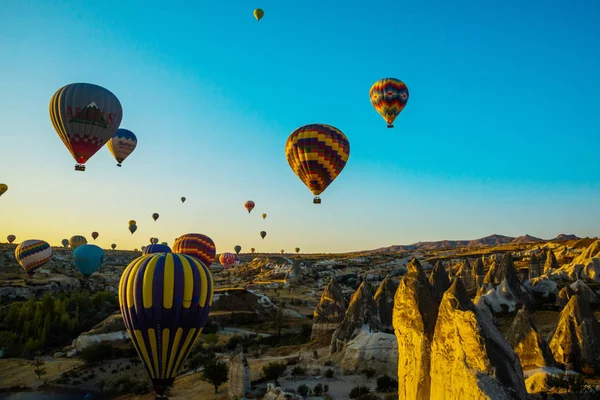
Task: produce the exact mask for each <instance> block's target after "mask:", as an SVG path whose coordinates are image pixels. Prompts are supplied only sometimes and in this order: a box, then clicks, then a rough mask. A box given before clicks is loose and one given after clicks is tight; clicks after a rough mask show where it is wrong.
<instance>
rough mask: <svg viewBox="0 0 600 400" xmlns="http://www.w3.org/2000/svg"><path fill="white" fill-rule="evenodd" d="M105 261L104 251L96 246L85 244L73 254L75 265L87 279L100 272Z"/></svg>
mask: <svg viewBox="0 0 600 400" xmlns="http://www.w3.org/2000/svg"><path fill="white" fill-rule="evenodd" d="M103 261H104V250H102V249H101V248H100V247H98V246H96V245H95V244H84V245H82V246H79V247H77V248H76V249H75V251H74V252H73V264H75V266H76V267H77V269H78V270H79V272H81V274H82V275H83V276H85V277H86V278H87V277H89V276H90V275H92V274H93V273H94V272H96V271H98V268H100V265H102V262H103Z"/></svg>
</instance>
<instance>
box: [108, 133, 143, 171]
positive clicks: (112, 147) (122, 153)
mask: <svg viewBox="0 0 600 400" xmlns="http://www.w3.org/2000/svg"><path fill="white" fill-rule="evenodd" d="M135 146H137V138H136V137H135V135H134V134H133V132H131V131H130V130H129V129H123V128H119V129H117V131H116V132H115V134H114V136H113V137H112V138H110V140H109V141H108V142H107V143H106V147H108V150H109V151H110V152H111V153H112V155H113V157H114V158H115V160H117V167H120V166H121V163H122V162H123V161H125V159H126V158H127V157H128V156H129V155H130V154H131V153H133V150H135Z"/></svg>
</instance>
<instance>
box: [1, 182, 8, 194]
mask: <svg viewBox="0 0 600 400" xmlns="http://www.w3.org/2000/svg"><path fill="white" fill-rule="evenodd" d="M7 190H8V185H6V184H5V183H0V196H2V195H3V194H4V193H6V191H7Z"/></svg>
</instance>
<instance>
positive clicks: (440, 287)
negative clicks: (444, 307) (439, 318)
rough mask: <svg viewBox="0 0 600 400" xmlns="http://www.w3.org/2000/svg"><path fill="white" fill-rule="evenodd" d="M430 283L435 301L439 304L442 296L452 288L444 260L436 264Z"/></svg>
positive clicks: (430, 276)
mask: <svg viewBox="0 0 600 400" xmlns="http://www.w3.org/2000/svg"><path fill="white" fill-rule="evenodd" d="M429 283H430V284H431V288H432V289H433V294H434V296H435V299H436V300H437V302H438V303H439V302H440V301H441V300H442V296H444V292H445V291H446V290H448V288H449V287H450V278H448V274H447V273H446V270H445V269H444V264H443V263H442V260H439V261H438V262H437V263H436V264H435V267H433V271H431V275H429Z"/></svg>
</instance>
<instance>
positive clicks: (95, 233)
mask: <svg viewBox="0 0 600 400" xmlns="http://www.w3.org/2000/svg"><path fill="white" fill-rule="evenodd" d="M92 238H93V239H94V240H96V239H98V232H92Z"/></svg>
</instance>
